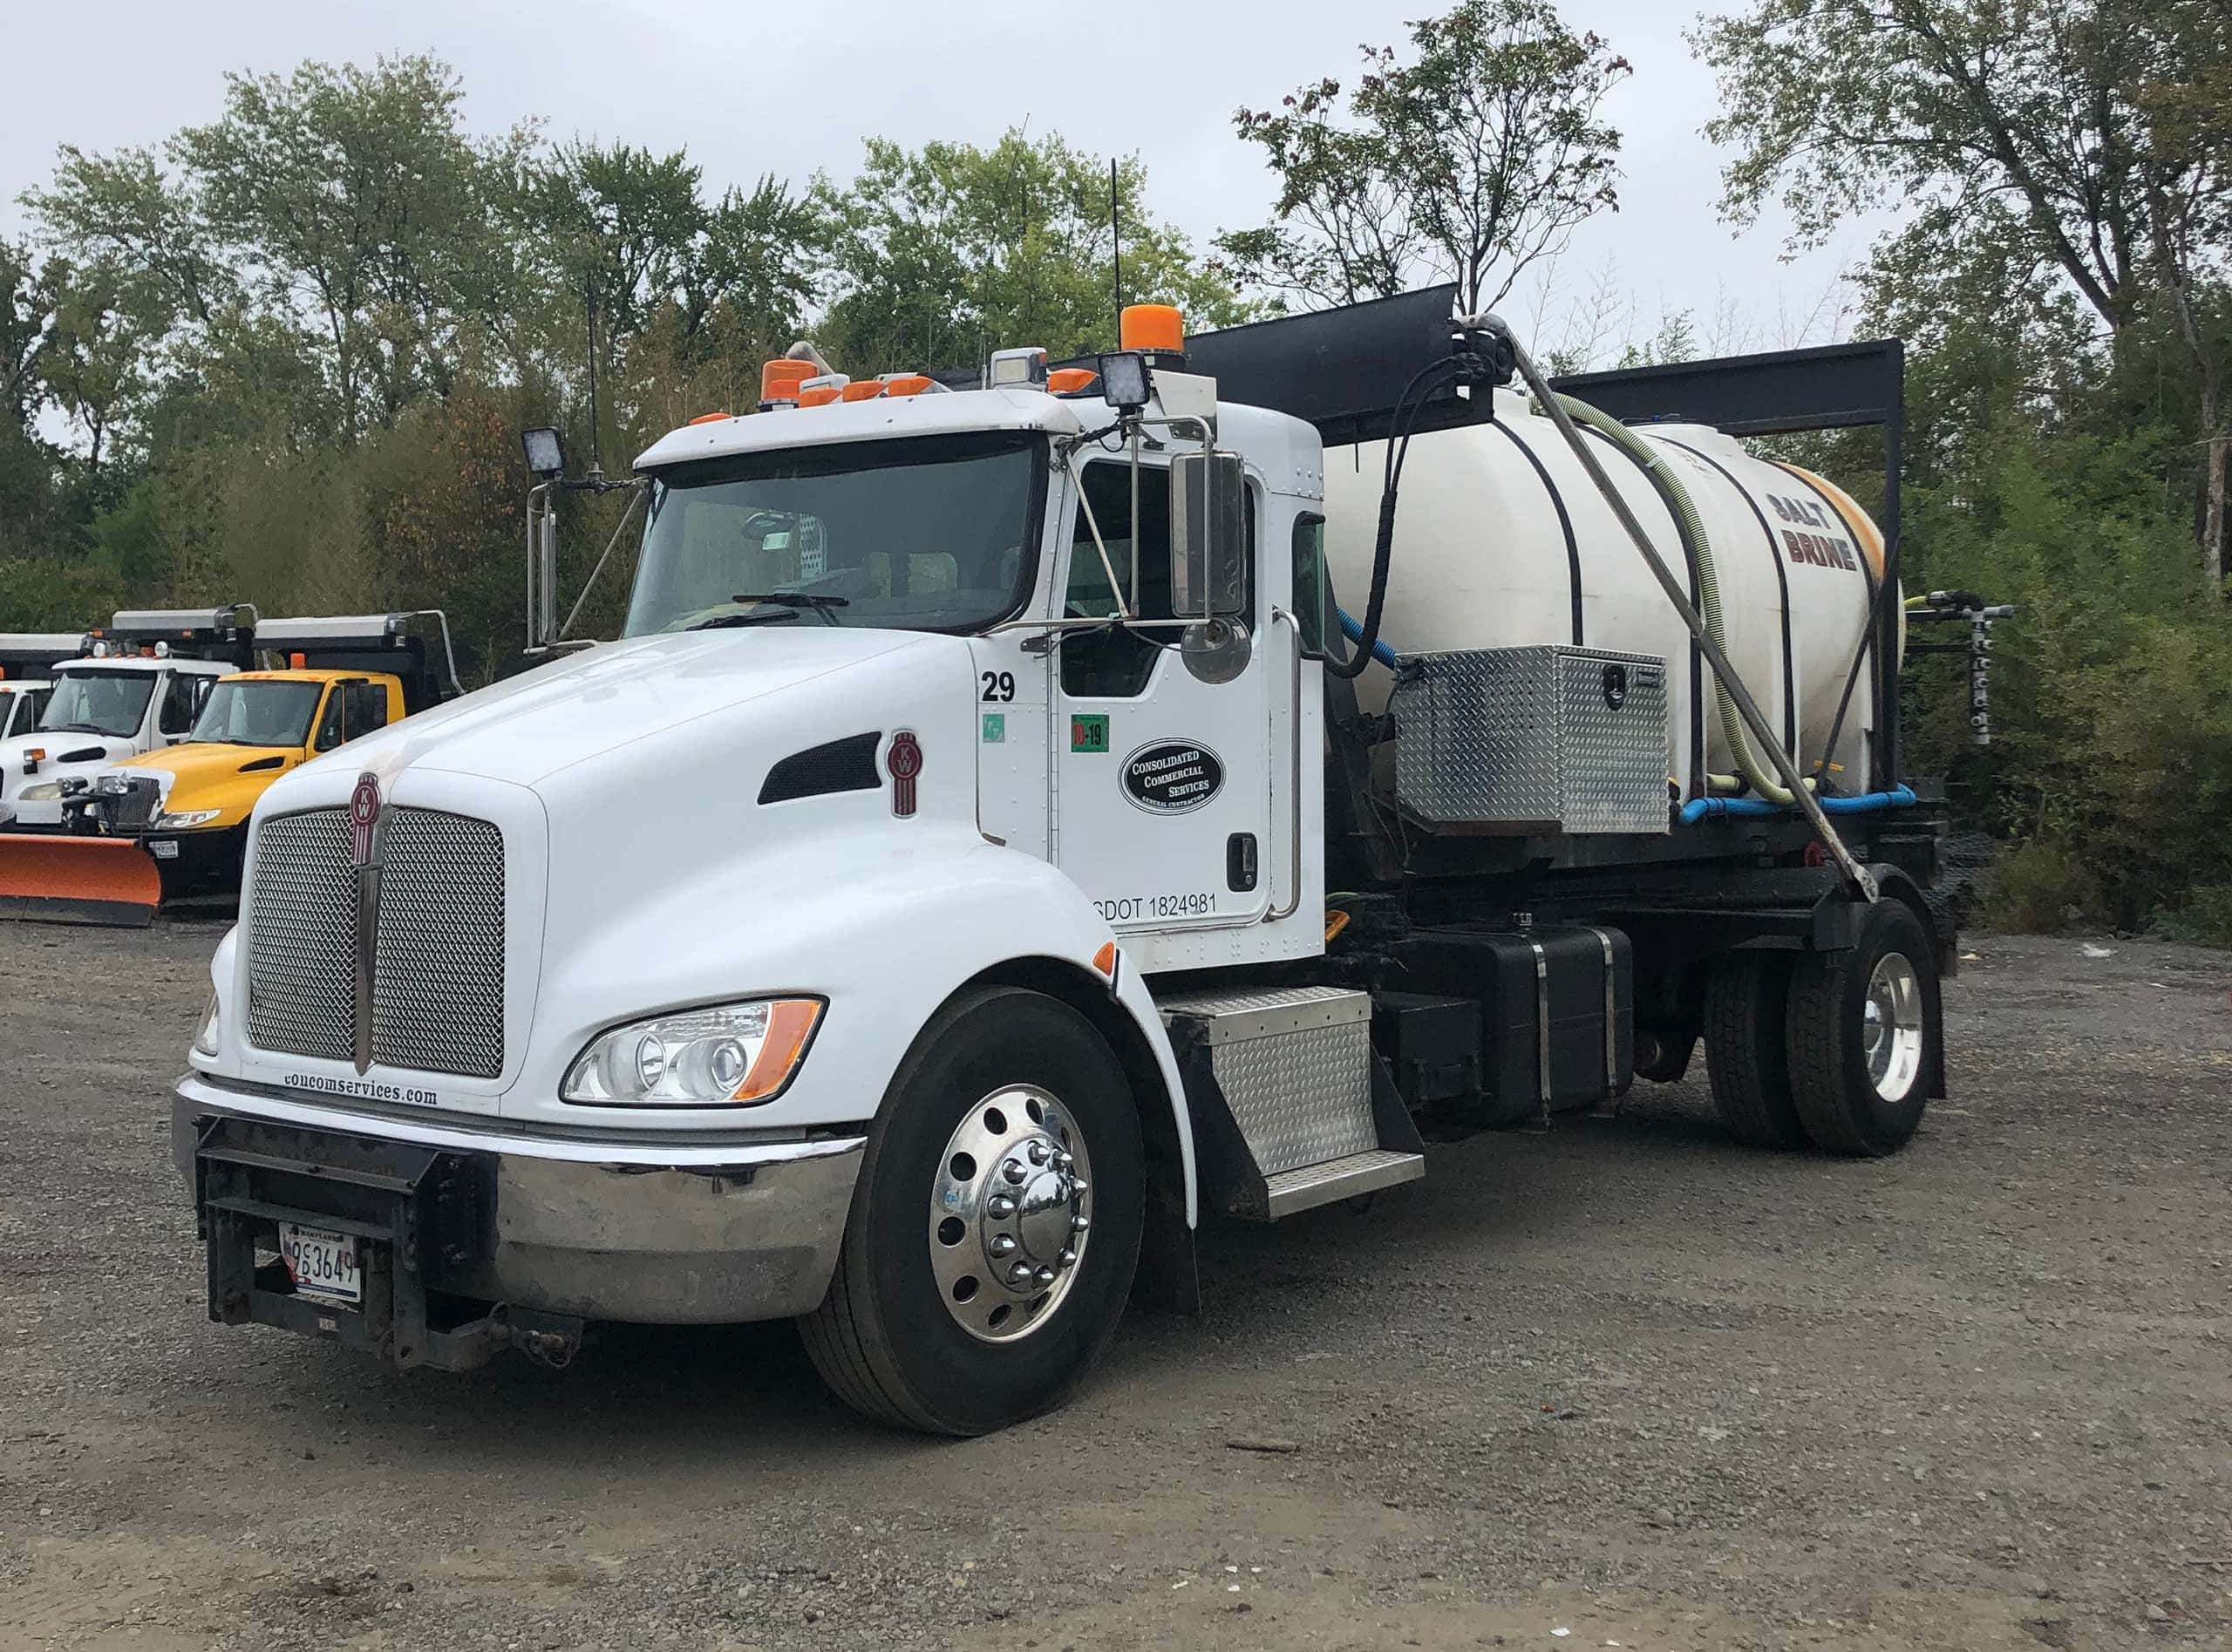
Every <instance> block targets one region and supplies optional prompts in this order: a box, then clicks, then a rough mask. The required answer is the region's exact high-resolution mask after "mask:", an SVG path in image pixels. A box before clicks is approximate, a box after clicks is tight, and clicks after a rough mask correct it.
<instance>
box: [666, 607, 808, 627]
mask: <svg viewBox="0 0 2232 1652" xmlns="http://www.w3.org/2000/svg"><path fill="white" fill-rule="evenodd" d="M798 616H799V611H798V609H796V608H777V609H776V610H775V611H774V612H772V614H770V613H765V612H762V613H759V614H716V615H713V617H712V618H711V619H710V620H700V621H698V622H697V623H696V624H695V625H685V626H684V627H683V628H682V629H684V630H685V631H725V630H727V629H730V628H731V627H732V626H738V625H781V624H784V623H786V622H789V621H792V620H794V619H796V618H798Z"/></svg>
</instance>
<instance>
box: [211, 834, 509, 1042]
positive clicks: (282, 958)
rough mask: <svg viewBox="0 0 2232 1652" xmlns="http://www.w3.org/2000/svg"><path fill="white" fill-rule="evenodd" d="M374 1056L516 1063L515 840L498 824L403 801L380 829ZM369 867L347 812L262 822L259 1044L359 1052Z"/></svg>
mask: <svg viewBox="0 0 2232 1652" xmlns="http://www.w3.org/2000/svg"><path fill="white" fill-rule="evenodd" d="M380 858H381V863H382V870H381V874H380V905H379V921H378V928H377V930H376V932H375V941H376V946H375V948H374V964H373V971H372V1025H371V1035H372V1037H371V1054H372V1059H373V1060H374V1061H375V1062H377V1063H378V1064H380V1065H382V1066H388V1067H401V1068H405V1069H409V1070H412V1071H422V1072H445V1073H454V1074H456V1075H458V1076H459V1077H462V1078H494V1077H495V1076H496V1075H497V1074H498V1073H499V1072H500V1071H503V1065H504V837H503V833H501V832H500V831H499V830H498V829H497V828H496V827H495V826H493V825H492V824H490V823H489V822H488V821H486V820H474V819H467V818H466V817H465V816H463V815H457V814H447V813H444V812H439V811H438V810H432V809H412V808H393V809H390V810H389V811H388V812H387V813H386V815H385V816H384V819H383V821H382V826H381V856H380ZM356 955H357V874H356V869H355V868H354V867H352V866H351V865H350V860H349V818H348V812H347V811H346V810H344V809H310V810H306V811H304V812H301V813H298V814H288V815H281V816H279V817H278V818H277V819H272V820H267V821H265V822H263V823H262V825H261V826H258V827H257V828H256V860H255V884H254V886H253V887H252V888H251V889H250V891H249V894H248V1036H249V1037H251V1038H252V1039H254V1040H255V1044H256V1045H257V1047H258V1048H260V1049H263V1050H278V1051H282V1052H284V1053H286V1054H289V1055H298V1056H315V1057H323V1058H324V1059H326V1060H330V1061H347V1060H349V1059H350V1057H351V1056H352V1055H353V1053H354V1048H353V1033H354V1025H353V1023H354V1016H355V1004H356Z"/></svg>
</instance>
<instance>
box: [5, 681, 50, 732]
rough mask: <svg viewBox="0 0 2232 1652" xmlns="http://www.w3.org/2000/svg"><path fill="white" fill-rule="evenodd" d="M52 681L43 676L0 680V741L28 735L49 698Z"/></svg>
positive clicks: (36, 723) (34, 727)
mask: <svg viewBox="0 0 2232 1652" xmlns="http://www.w3.org/2000/svg"><path fill="white" fill-rule="evenodd" d="M53 694H54V683H52V681H51V680H50V679H47V678H44V677H18V678H16V679H14V680H13V681H9V682H0V740H8V739H12V738H15V737H16V736H17V735H18V734H29V733H30V732H31V731H32V730H34V729H36V728H37V726H38V717H39V713H40V712H41V711H44V710H45V709H46V703H47V701H48V700H49V699H51V697H53Z"/></svg>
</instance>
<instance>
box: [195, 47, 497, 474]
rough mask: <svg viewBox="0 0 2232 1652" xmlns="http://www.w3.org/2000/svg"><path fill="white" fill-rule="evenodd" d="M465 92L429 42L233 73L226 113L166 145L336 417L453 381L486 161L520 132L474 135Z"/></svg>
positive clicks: (483, 217) (384, 413)
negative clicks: (490, 137)
mask: <svg viewBox="0 0 2232 1652" xmlns="http://www.w3.org/2000/svg"><path fill="white" fill-rule="evenodd" d="M462 96H463V94H462V92H460V90H459V85H458V82H457V78H456V76H455V75H454V74H453V72H452V71H450V69H449V68H448V67H447V66H446V65H444V64H442V63H440V62H439V61H438V60H437V59H434V58H426V57H416V58H387V59H383V60H382V61H381V62H380V63H379V64H378V65H377V66H376V67H375V68H373V69H371V70H365V69H361V68H358V67H357V66H356V65H344V67H342V68H341V69H338V70H335V69H331V68H329V67H327V66H326V65H323V64H316V63H312V64H305V65H303V66H302V67H301V68H299V69H297V70H296V71H295V72H294V73H293V74H292V75H290V76H288V77H286V78H281V77H279V76H277V75H262V76H245V75H235V76H230V77H228V78H227V81H226V98H225V111H224V113H223V114H222V116H221V117H220V118H219V119H217V120H215V121H214V122H212V123H210V124H209V125H208V126H189V127H187V128H186V129H185V130H184V131H182V132H180V133H179V134H178V136H177V137H176V138H175V139H173V140H172V143H171V145H170V153H171V154H172V155H173V156H174V159H175V160H177V161H178V163H179V164H180V166H181V167H183V168H184V170H185V172H186V173H187V176H188V177H189V178H190V179H191V180H193V194H194V209H195V210H197V211H198V212H199V214H201V219H202V221H204V222H205V223H206V224H207V226H208V231H209V234H210V235H211V237H212V239H213V240H214V241H215V242H216V243H218V244H220V245H221V246H222V247H224V248H226V249H227V250H228V253H229V255H230V256H231V259H232V260H233V261H234V262H235V264H236V267H237V268H239V269H241V270H242V273H243V275H244V276H245V277H246V279H247V282H248V284H249V286H250V287H251V289H253V291H254V292H255V296H256V297H257V298H258V300H259V301H260V302H261V303H262V305H263V306H264V307H265V309H266V310H267V312H268V313H269V314H272V315H275V316H286V317H290V318H292V319H293V320H294V321H295V322H296V325H297V326H298V328H299V329H300V330H301V333H302V337H303V348H304V350H305V351H306V352H313V353H314V358H316V359H317V360H319V362H320V364H321V366H322V369H323V372H324V374H325V376H326V377H327V379H328V381H329V383H330V385H331V387H332V391H333V397H334V402H335V407H336V413H337V428H338V431H339V432H342V433H354V432H358V431H360V430H362V429H363V428H364V426H365V425H366V424H367V423H368V422H370V423H379V424H391V423H392V422H393V421H394V419H395V418H396V417H397V416H398V414H399V413H400V412H401V411H402V410H403V409H404V408H405V407H406V406H408V405H410V404H411V403H412V402H413V401H414V400H417V399H418V398H420V397H422V396H426V395H441V394H444V393H446V391H447V390H448V389H449V387H450V385H451V384H452V383H453V372H454V366H455V364H456V362H457V360H458V357H459V354H460V352H461V350H462V348H463V345H464V343H465V339H464V337H463V335H464V334H465V332H466V330H468V328H469V326H470V324H471V318H470V317H469V316H466V315H464V314H462V313H461V311H460V308H459V297H460V296H461V292H460V289H461V286H462V285H463V281H464V277H465V275H466V272H468V271H469V270H471V269H473V268H474V267H475V261H474V258H473V254H474V252H475V249H476V248H478V246H479V244H480V242H481V241H482V240H483V239H484V238H485V237H486V236H487V235H488V234H489V233H490V230H491V223H490V219H489V214H488V212H487V202H486V198H485V190H484V188H483V182H484V179H483V173H484V171H486V170H489V169H493V170H497V171H500V170H502V169H503V168H504V167H507V165H508V164H509V163H510V161H511V160H512V159H513V157H514V154H515V153H516V152H517V151H518V150H519V149H520V148H521V147H522V146H525V145H526V144H527V142H528V141H529V136H528V134H527V133H520V132H515V133H511V134H508V135H507V137H505V138H502V139H498V140H496V141H495V142H494V143H493V144H489V145H485V146H483V145H476V144H474V143H473V141H472V140H471V139H468V138H467V137H466V134H465V133H464V131H463V127H462V114H461V111H460V108H459V105H460V104H461V102H462ZM313 341H315V343H313Z"/></svg>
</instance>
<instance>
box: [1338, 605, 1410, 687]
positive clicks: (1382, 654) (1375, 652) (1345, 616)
mask: <svg viewBox="0 0 2232 1652" xmlns="http://www.w3.org/2000/svg"><path fill="white" fill-rule="evenodd" d="M1333 612H1334V613H1335V614H1337V615H1339V616H1340V620H1341V635H1342V636H1345V637H1347V638H1348V639H1349V641H1350V642H1362V641H1364V627H1363V626H1361V625H1359V624H1358V623H1357V622H1356V621H1355V620H1353V619H1352V618H1351V617H1350V615H1349V611H1348V609H1346V608H1335V609H1334V610H1333ZM1371 657H1372V658H1373V659H1375V660H1378V662H1379V663H1381V664H1382V665H1384V666H1385V667H1386V668H1387V669H1388V670H1391V671H1392V670H1394V669H1395V668H1396V667H1397V666H1398V665H1400V664H1401V663H1403V656H1401V655H1399V654H1398V653H1397V652H1396V651H1395V650H1394V649H1391V648H1389V647H1388V646H1387V643H1386V642H1385V640H1384V639H1382V638H1379V637H1374V638H1373V639H1372V642H1371Z"/></svg>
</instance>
